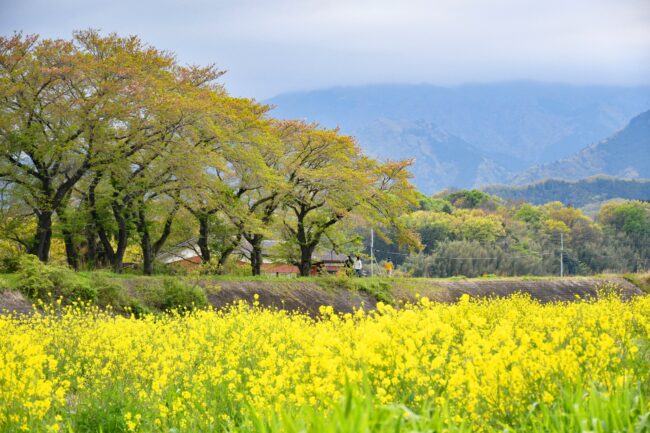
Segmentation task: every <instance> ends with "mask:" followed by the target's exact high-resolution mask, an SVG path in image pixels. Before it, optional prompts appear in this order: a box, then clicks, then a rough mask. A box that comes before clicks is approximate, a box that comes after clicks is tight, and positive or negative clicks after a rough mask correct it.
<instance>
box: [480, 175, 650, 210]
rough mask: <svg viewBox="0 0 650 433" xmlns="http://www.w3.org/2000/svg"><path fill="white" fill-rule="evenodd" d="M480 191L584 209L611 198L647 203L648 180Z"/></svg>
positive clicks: (500, 187) (594, 179)
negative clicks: (559, 203) (644, 201)
mask: <svg viewBox="0 0 650 433" xmlns="http://www.w3.org/2000/svg"><path fill="white" fill-rule="evenodd" d="M483 190H484V191H485V192H487V193H490V194H493V195H496V196H499V197H501V198H503V199H505V200H512V201H527V202H530V203H533V204H544V203H548V202H551V201H556V200H557V201H560V202H562V203H564V204H566V205H571V206H574V207H584V206H586V205H588V204H591V203H599V202H603V201H606V200H611V199H615V198H620V199H626V200H646V201H647V200H650V180H647V179H620V178H615V177H609V176H597V177H590V178H587V179H582V180H579V181H575V182H571V181H566V180H560V179H547V180H544V181H541V182H536V183H532V184H529V185H524V186H507V185H494V186H488V187H486V188H484V189H483Z"/></svg>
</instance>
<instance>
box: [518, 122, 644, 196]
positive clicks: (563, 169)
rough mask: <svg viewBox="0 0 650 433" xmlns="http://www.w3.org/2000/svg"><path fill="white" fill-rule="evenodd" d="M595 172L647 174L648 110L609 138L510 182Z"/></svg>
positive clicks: (625, 175) (625, 176)
mask: <svg viewBox="0 0 650 433" xmlns="http://www.w3.org/2000/svg"><path fill="white" fill-rule="evenodd" d="M597 174H606V175H610V176H616V177H620V178H623V179H638V178H650V110H649V111H646V112H644V113H641V114H640V115H638V116H636V117H635V118H633V119H632V120H631V121H630V123H629V124H628V125H627V126H626V127H625V128H623V129H622V130H620V131H618V132H616V133H615V134H613V135H612V136H610V137H609V138H606V139H605V140H603V141H600V142H597V143H594V144H592V145H590V146H587V147H585V148H584V149H582V150H580V151H579V152H577V153H575V154H573V155H571V156H569V157H567V158H564V159H560V160H558V161H554V162H550V163H546V164H543V165H540V166H536V167H532V168H530V169H528V170H526V171H524V172H523V173H521V174H519V175H517V176H515V177H514V178H513V179H512V182H513V183H516V184H523V183H529V182H531V181H535V180H539V179H545V178H549V177H553V178H557V179H580V178H584V177H587V176H593V175H597Z"/></svg>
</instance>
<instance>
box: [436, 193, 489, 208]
mask: <svg viewBox="0 0 650 433" xmlns="http://www.w3.org/2000/svg"><path fill="white" fill-rule="evenodd" d="M491 199H492V197H491V196H490V195H489V194H487V193H485V192H483V191H479V190H477V189H472V190H461V191H456V192H452V193H451V194H448V195H447V196H446V197H445V200H447V201H449V202H450V203H451V204H452V205H453V206H454V207H457V208H461V209H475V208H477V207H479V206H481V205H483V204H485V203H487V202H488V201H490V200H491Z"/></svg>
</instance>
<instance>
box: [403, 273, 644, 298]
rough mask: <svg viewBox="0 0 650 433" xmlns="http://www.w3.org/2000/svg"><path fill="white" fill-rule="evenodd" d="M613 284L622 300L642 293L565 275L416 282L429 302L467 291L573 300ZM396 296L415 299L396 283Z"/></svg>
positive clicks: (623, 283)
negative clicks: (527, 278)
mask: <svg viewBox="0 0 650 433" xmlns="http://www.w3.org/2000/svg"><path fill="white" fill-rule="evenodd" d="M612 286H616V290H617V292H618V293H619V294H620V296H621V297H622V298H623V299H629V298H631V297H632V296H639V295H643V294H644V293H643V291H642V290H641V289H639V288H638V287H636V286H635V285H634V284H632V283H630V282H629V281H627V280H625V279H623V278H617V277H613V278H608V279H600V278H565V279H561V280H560V279H548V280H540V279H531V280H515V279H503V280H499V279H494V280H480V279H475V280H471V279H470V280H457V281H427V280H423V281H422V282H421V283H418V285H417V288H418V290H419V294H420V295H421V296H426V297H428V298H429V299H431V300H432V301H433V300H435V301H438V302H456V301H457V300H458V299H459V298H460V297H461V296H462V295H464V294H468V295H470V296H472V297H477V298H489V297H507V296H511V295H513V294H515V293H523V294H528V295H530V297H531V298H533V299H536V300H538V301H539V302H541V303H547V302H557V301H575V300H576V299H590V298H596V297H597V296H598V292H599V291H600V290H602V289H606V288H608V287H612ZM396 289H397V292H398V293H399V294H397V295H396V296H397V297H398V298H401V299H403V300H413V299H415V294H414V293H413V292H412V290H409V291H404V290H401V289H400V287H399V283H398V284H397V286H396Z"/></svg>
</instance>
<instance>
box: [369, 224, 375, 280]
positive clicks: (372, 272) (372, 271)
mask: <svg viewBox="0 0 650 433" xmlns="http://www.w3.org/2000/svg"><path fill="white" fill-rule="evenodd" d="M374 249H375V230H374V229H372V228H371V229H370V276H371V277H373V276H374V275H375V250H374Z"/></svg>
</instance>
